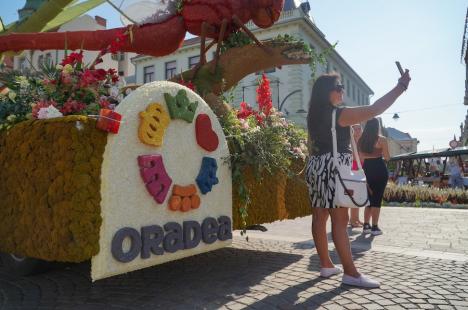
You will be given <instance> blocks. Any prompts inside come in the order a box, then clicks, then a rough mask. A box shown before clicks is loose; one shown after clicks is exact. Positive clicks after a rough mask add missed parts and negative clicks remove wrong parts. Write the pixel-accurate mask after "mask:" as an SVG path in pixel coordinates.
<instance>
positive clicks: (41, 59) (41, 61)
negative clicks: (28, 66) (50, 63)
mask: <svg viewBox="0 0 468 310" xmlns="http://www.w3.org/2000/svg"><path fill="white" fill-rule="evenodd" d="M43 65H44V55H39V57H37V67H38V68H39V69H40V68H41V66H43Z"/></svg>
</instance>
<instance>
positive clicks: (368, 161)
mask: <svg viewBox="0 0 468 310" xmlns="http://www.w3.org/2000/svg"><path fill="white" fill-rule="evenodd" d="M358 150H359V157H360V158H362V159H363V160H364V165H363V166H362V167H363V169H364V172H365V173H366V179H367V184H368V185H369V202H370V206H369V207H366V210H365V211H364V228H363V233H366V234H367V233H371V234H372V235H373V236H378V235H381V234H382V230H380V228H379V217H380V207H381V205H382V198H383V195H384V191H385V187H387V182H388V170H387V166H386V165H385V162H384V158H385V160H389V159H390V154H389V152H388V143H387V139H386V138H385V137H383V136H381V135H380V123H379V120H378V119H376V118H371V119H370V120H368V121H367V123H366V127H365V128H364V132H363V133H362V136H361V138H360V139H359V143H358ZM371 218H372V226H370V224H369V223H370V219H371Z"/></svg>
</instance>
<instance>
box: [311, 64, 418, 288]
mask: <svg viewBox="0 0 468 310" xmlns="http://www.w3.org/2000/svg"><path fill="white" fill-rule="evenodd" d="M410 80H411V78H410V76H409V72H408V70H406V72H405V73H404V75H403V76H402V77H401V78H400V79H399V80H398V84H397V86H395V87H394V88H393V89H392V90H390V91H389V92H388V93H387V94H386V95H384V96H383V97H382V98H380V99H379V100H377V101H376V102H375V103H374V104H373V105H370V106H362V107H340V106H341V104H342V103H343V95H344V86H343V85H342V84H341V81H340V78H339V76H338V75H337V74H325V75H322V76H320V77H319V78H318V79H317V81H316V82H315V84H314V87H313V89H312V95H311V98H310V103H309V113H308V115H307V127H308V132H309V138H310V139H311V140H312V141H313V145H314V148H313V149H312V150H309V153H310V158H309V162H308V164H307V171H306V181H307V183H308V187H309V197H310V202H311V206H312V207H313V208H314V210H313V216H312V235H313V238H314V243H315V247H316V249H317V253H318V255H319V259H320V276H322V277H330V276H332V275H334V274H338V273H341V271H342V270H341V268H338V267H336V266H335V265H334V264H333V262H332V261H331V259H330V256H329V253H328V239H327V231H326V224H327V220H328V217H329V216H331V220H332V237H333V242H334V244H335V247H336V250H337V252H338V255H339V257H340V260H341V263H342V265H343V269H344V270H343V271H344V274H343V280H342V281H343V283H344V284H349V285H355V286H361V287H378V286H379V285H380V284H379V283H378V282H377V281H375V280H372V279H370V278H368V277H366V276H364V275H361V274H360V273H359V272H358V271H357V269H356V267H355V266H354V262H353V258H352V255H351V247H350V244H349V238H348V232H347V224H348V219H349V216H348V209H347V208H340V207H339V206H335V205H334V204H333V199H334V195H335V181H336V176H335V173H334V164H333V160H332V135H331V125H332V122H331V118H332V112H333V109H337V113H336V124H337V126H336V132H337V147H338V150H337V151H338V162H339V163H340V164H342V165H348V166H350V169H351V148H350V129H349V126H351V125H353V124H357V123H361V122H364V121H367V120H368V119H371V118H372V117H374V116H377V115H379V114H382V113H383V112H384V111H385V110H386V109H388V108H389V107H390V106H391V105H392V104H393V103H394V102H395V100H396V99H397V98H398V97H399V96H400V95H401V94H402V93H403V92H404V91H405V90H406V89H407V87H408V84H409V82H410Z"/></svg>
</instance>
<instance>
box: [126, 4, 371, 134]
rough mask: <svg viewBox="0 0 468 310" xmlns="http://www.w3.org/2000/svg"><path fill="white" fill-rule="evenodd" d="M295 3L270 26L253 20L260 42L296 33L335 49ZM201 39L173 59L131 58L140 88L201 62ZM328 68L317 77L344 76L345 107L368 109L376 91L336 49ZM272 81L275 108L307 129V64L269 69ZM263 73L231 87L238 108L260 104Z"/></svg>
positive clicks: (189, 43) (309, 84)
mask: <svg viewBox="0 0 468 310" xmlns="http://www.w3.org/2000/svg"><path fill="white" fill-rule="evenodd" d="M296 3H297V1H293V0H287V1H285V6H284V9H283V12H282V14H281V17H280V19H279V20H278V21H277V22H276V23H275V24H274V25H273V26H272V27H270V28H268V29H262V28H258V27H256V26H255V25H254V24H253V23H252V22H249V23H248V24H247V27H248V28H249V29H250V30H251V31H252V32H253V33H254V34H255V35H256V36H257V38H258V39H260V40H268V39H273V38H275V37H277V36H279V35H286V34H287V35H293V36H294V37H296V38H298V39H302V40H303V41H304V42H306V43H307V44H310V46H311V47H312V48H314V49H315V50H316V51H317V52H318V53H319V52H321V51H323V50H326V49H328V48H331V47H332V45H331V44H330V43H329V42H328V41H327V40H326V38H325V35H324V34H323V33H322V32H321V31H320V30H319V28H318V27H317V26H316V25H315V23H314V20H313V18H312V17H311V16H310V15H309V8H308V5H307V3H303V4H302V5H297V4H296ZM214 51H215V48H212V49H211V50H209V51H208V53H207V60H208V61H209V60H211V59H212V58H213V53H214ZM199 55H200V40H199V38H191V39H187V40H186V41H185V42H184V45H183V47H181V48H180V49H179V50H177V51H176V52H175V53H173V54H171V55H167V56H164V57H158V58H155V57H152V56H145V55H138V56H136V57H134V58H133V59H132V62H133V64H134V65H135V77H136V83H137V84H144V83H148V82H151V81H155V80H166V79H170V78H171V77H173V76H174V75H175V74H177V73H180V72H183V71H185V70H188V69H190V68H191V67H192V66H194V65H196V64H197V63H198V62H199V60H200V57H199ZM327 60H328V61H327V64H326V65H323V66H322V65H320V66H318V68H317V72H316V76H317V75H320V74H322V73H325V72H336V73H338V74H339V75H340V76H341V79H342V83H343V84H344V85H345V88H346V95H345V103H346V105H349V106H358V105H367V104H369V97H370V96H371V95H373V91H372V89H371V88H370V87H369V86H368V85H367V84H366V83H365V82H364V80H363V79H362V78H361V77H360V76H359V75H358V74H357V73H356V72H355V71H354V70H353V68H352V67H351V66H350V65H349V64H348V63H347V62H346V61H345V60H344V59H343V57H341V56H340V55H339V54H338V53H337V52H336V50H332V51H331V53H330V55H329V56H328V59H327ZM265 73H266V74H267V76H268V78H269V79H270V82H271V91H272V99H273V105H274V107H275V108H277V109H278V110H280V111H282V112H283V113H285V114H286V116H287V118H288V119H290V120H292V121H294V122H295V123H297V124H300V125H303V126H305V124H306V115H307V110H308V104H309V99H310V93H311V91H312V85H313V81H314V79H313V77H312V71H311V69H310V67H309V65H290V66H284V67H282V68H281V69H279V68H271V69H270V70H267V71H266V72H265ZM260 74H261V72H258V73H257V74H251V75H249V76H247V77H245V78H244V79H243V80H242V81H240V83H239V84H238V85H237V86H236V87H235V88H234V89H233V90H231V91H232V94H233V97H234V102H233V104H234V105H237V106H238V105H239V104H240V102H242V101H245V102H247V103H249V104H250V105H252V106H256V92H255V90H256V87H257V85H258V80H259V77H260Z"/></svg>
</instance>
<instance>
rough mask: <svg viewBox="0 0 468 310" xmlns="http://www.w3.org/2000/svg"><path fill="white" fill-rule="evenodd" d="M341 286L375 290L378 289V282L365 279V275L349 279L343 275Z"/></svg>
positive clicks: (349, 277)
mask: <svg viewBox="0 0 468 310" xmlns="http://www.w3.org/2000/svg"><path fill="white" fill-rule="evenodd" d="M341 282H342V283H343V284H347V285H352V286H359V287H366V288H377V287H380V283H379V282H378V281H375V280H372V279H371V278H368V277H366V276H365V275H360V276H359V277H351V276H349V275H347V274H343V280H342V281H341Z"/></svg>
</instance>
